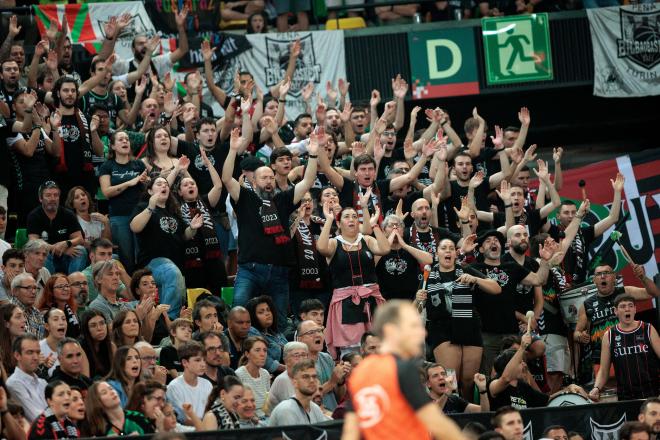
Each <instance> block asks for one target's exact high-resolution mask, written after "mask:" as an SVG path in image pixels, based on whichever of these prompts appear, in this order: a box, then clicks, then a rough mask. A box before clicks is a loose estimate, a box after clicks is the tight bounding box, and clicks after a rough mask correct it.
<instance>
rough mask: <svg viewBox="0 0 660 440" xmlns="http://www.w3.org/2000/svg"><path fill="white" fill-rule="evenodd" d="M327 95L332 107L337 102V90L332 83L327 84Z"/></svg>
mask: <svg viewBox="0 0 660 440" xmlns="http://www.w3.org/2000/svg"><path fill="white" fill-rule="evenodd" d="M325 94H326V96H327V97H328V101H329V102H330V104H331V105H334V104H335V103H336V102H337V96H338V95H339V94H338V93H337V90H335V89H334V88H333V87H332V81H328V82H327V83H325Z"/></svg>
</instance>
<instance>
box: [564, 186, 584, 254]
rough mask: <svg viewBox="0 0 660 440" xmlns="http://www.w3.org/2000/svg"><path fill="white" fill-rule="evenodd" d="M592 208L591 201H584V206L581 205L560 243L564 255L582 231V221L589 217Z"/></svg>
mask: <svg viewBox="0 0 660 440" xmlns="http://www.w3.org/2000/svg"><path fill="white" fill-rule="evenodd" d="M590 207H591V203H589V199H585V200H583V201H582V204H580V207H579V208H578V210H577V213H576V214H575V217H573V220H571V222H570V223H569V224H568V226H566V229H565V230H564V239H563V240H562V241H561V243H560V246H561V250H562V252H564V254H565V253H566V252H568V249H569V248H570V247H571V243H573V240H574V239H575V236H576V235H577V232H578V231H579V230H580V224H581V223H582V219H584V216H585V215H587V213H588V212H589V208H590Z"/></svg>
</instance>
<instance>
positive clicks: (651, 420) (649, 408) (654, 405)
mask: <svg viewBox="0 0 660 440" xmlns="http://www.w3.org/2000/svg"><path fill="white" fill-rule="evenodd" d="M637 420H639V421H640V422H642V423H644V424H645V425H646V426H648V427H649V428H650V429H651V432H652V435H651V440H657V438H658V434H660V398H658V397H651V398H650V399H646V400H645V401H644V403H642V407H641V408H640V409H639V415H638V416H637Z"/></svg>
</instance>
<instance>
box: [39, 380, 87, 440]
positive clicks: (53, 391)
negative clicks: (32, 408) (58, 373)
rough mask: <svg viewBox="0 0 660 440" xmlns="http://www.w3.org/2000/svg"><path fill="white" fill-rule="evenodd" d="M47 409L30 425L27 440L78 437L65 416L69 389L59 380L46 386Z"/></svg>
mask: <svg viewBox="0 0 660 440" xmlns="http://www.w3.org/2000/svg"><path fill="white" fill-rule="evenodd" d="M45 395H46V402H47V403H48V407H46V410H45V411H44V412H43V413H41V415H40V416H39V417H37V418H36V420H35V421H34V422H33V423H32V426H31V427H30V431H29V432H28V435H27V438H28V440H42V439H43V440H47V439H72V438H78V437H80V431H78V428H77V427H76V425H75V423H73V422H72V421H71V419H69V417H68V416H67V413H68V410H69V405H71V388H70V387H69V385H67V384H66V383H64V382H63V381H61V380H54V381H52V382H50V383H49V384H48V385H46V390H45Z"/></svg>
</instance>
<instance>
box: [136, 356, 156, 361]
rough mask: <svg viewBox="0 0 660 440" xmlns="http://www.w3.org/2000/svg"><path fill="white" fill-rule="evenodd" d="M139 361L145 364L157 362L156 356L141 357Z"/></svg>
mask: <svg viewBox="0 0 660 440" xmlns="http://www.w3.org/2000/svg"><path fill="white" fill-rule="evenodd" d="M140 359H142V360H143V361H146V362H156V361H157V360H158V356H142V357H141V358H140Z"/></svg>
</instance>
